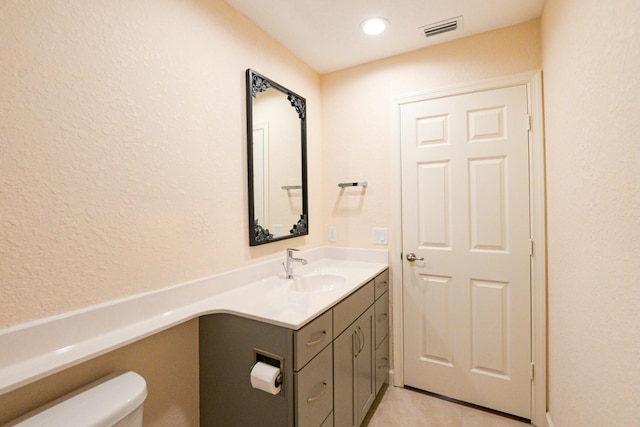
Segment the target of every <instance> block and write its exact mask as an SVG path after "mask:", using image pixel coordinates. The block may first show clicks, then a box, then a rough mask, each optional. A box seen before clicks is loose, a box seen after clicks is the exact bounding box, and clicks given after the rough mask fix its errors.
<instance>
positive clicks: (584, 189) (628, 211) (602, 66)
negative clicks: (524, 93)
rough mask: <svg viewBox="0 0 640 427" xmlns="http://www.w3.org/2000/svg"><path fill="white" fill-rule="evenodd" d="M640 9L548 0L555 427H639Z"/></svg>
mask: <svg viewBox="0 0 640 427" xmlns="http://www.w3.org/2000/svg"><path fill="white" fill-rule="evenodd" d="M639 16H640V2H638V1H637V0H619V1H613V2H612V1H609V2H607V1H599V0H587V1H585V0H548V1H547V2H546V3H545V9H544V13H543V17H542V47H543V67H544V86H545V88H544V92H545V97H544V102H545V117H546V151H547V154H546V156H547V198H548V201H547V209H548V218H547V225H548V266H549V275H548V277H549V283H548V286H549V290H548V298H549V410H550V414H551V417H552V420H553V422H554V424H555V426H556V427H570V426H584V427H589V426H594V427H600V426H638V425H640V286H639V285H640V262H639V260H640V249H639V240H640V239H639V233H640V196H639V190H638V186H639V183H640V149H639V147H640V145H639V143H640V132H639V123H640V115H639V114H640V110H639V106H640V94H639V90H640V89H639V86H638V77H639V76H640V58H639V50H640V38H639V37H638V26H639V25H640V22H638V20H639Z"/></svg>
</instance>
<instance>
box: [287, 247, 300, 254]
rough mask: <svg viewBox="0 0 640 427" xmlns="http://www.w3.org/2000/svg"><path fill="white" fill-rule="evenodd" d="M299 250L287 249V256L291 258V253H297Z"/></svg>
mask: <svg viewBox="0 0 640 427" xmlns="http://www.w3.org/2000/svg"><path fill="white" fill-rule="evenodd" d="M299 250H300V249H296V248H287V255H288V256H292V253H293V251H299Z"/></svg>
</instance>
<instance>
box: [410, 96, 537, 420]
mask: <svg viewBox="0 0 640 427" xmlns="http://www.w3.org/2000/svg"><path fill="white" fill-rule="evenodd" d="M400 138H401V150H402V153H401V158H402V219H403V224H402V228H403V252H404V253H405V254H407V253H409V252H412V253H415V254H416V257H417V258H424V260H421V261H420V260H417V261H413V262H409V261H407V260H406V259H405V261H403V279H404V283H403V299H404V300H403V306H404V328H405V333H404V334H405V337H404V346H405V348H404V378H405V384H406V385H410V386H413V387H417V388H421V389H424V390H428V391H431V392H434V393H438V394H443V395H446V396H449V397H452V398H455V399H459V400H463V401H467V402H471V403H474V404H478V405H482V406H486V407H489V408H492V409H496V410H499V411H503V412H507V413H511V414H514V415H518V416H521V417H525V418H529V416H530V379H529V364H530V360H531V355H530V348H531V338H530V310H531V304H530V274H529V269H530V258H529V235H530V234H529V168H528V167H529V159H528V129H527V92H526V88H525V86H516V87H511V88H504V89H497V90H491V91H483V92H475V93H469V94H463V95H457V96H450V97H444V98H438V99H431V100H426V101H419V102H412V103H407V104H403V105H402V106H401V136H400Z"/></svg>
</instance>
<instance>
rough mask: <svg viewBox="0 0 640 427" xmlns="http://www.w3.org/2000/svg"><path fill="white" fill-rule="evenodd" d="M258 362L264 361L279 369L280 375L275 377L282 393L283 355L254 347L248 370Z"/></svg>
mask: <svg viewBox="0 0 640 427" xmlns="http://www.w3.org/2000/svg"><path fill="white" fill-rule="evenodd" d="M258 362H262V363H266V364H267V365H271V366H275V367H276V368H278V369H280V375H278V377H277V378H276V385H278V386H281V387H280V392H281V393H283V394H284V377H283V372H284V357H282V356H280V355H279V354H274V353H271V352H268V351H266V350H261V349H259V348H254V349H253V364H252V365H251V368H249V370H251V369H253V366H254V365H255V364H256V363H258Z"/></svg>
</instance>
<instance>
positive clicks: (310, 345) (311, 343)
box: [305, 331, 327, 347]
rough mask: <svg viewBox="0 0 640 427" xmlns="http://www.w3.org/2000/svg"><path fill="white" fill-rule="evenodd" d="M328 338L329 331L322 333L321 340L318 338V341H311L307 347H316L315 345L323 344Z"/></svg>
mask: <svg viewBox="0 0 640 427" xmlns="http://www.w3.org/2000/svg"><path fill="white" fill-rule="evenodd" d="M326 336H327V331H322V336H321V337H320V338H318V339H317V340H313V341H309V342H308V343H306V344H305V345H306V346H307V347H312V346H314V345H316V344H318V343H321V342H322V341H323V340H324V338H325V337H326Z"/></svg>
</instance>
